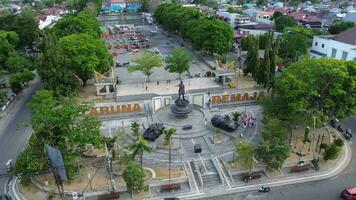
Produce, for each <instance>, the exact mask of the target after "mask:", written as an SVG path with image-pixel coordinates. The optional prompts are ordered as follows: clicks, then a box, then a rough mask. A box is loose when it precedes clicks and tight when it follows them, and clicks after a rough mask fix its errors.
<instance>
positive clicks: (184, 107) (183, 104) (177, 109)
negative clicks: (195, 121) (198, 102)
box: [171, 99, 193, 118]
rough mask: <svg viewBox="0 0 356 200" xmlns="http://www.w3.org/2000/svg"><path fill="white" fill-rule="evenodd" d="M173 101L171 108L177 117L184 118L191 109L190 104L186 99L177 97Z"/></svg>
mask: <svg viewBox="0 0 356 200" xmlns="http://www.w3.org/2000/svg"><path fill="white" fill-rule="evenodd" d="M174 103H175V104H174V105H172V107H171V110H172V113H174V114H175V116H176V117H177V118H186V117H187V115H188V113H191V112H192V110H193V107H192V105H190V104H189V101H188V100H186V99H177V100H175V102H174Z"/></svg>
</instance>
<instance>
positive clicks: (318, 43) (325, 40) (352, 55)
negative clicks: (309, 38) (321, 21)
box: [310, 27, 356, 61]
mask: <svg viewBox="0 0 356 200" xmlns="http://www.w3.org/2000/svg"><path fill="white" fill-rule="evenodd" d="M355 33H356V27H353V28H350V29H347V30H346V31H344V32H341V33H339V34H337V35H320V36H314V38H313V43H312V47H311V49H310V55H311V56H313V57H315V58H321V57H328V58H335V59H338V60H353V61H356V34H355Z"/></svg>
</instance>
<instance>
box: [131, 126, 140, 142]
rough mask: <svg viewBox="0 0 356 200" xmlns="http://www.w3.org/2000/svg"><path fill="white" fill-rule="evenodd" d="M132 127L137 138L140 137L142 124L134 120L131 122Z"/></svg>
mask: <svg viewBox="0 0 356 200" xmlns="http://www.w3.org/2000/svg"><path fill="white" fill-rule="evenodd" d="M130 129H131V131H132V132H133V135H134V136H135V137H136V140H139V139H140V124H139V123H137V122H132V123H131V124H130Z"/></svg>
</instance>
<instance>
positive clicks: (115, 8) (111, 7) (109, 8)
mask: <svg viewBox="0 0 356 200" xmlns="http://www.w3.org/2000/svg"><path fill="white" fill-rule="evenodd" d="M102 10H105V11H119V10H123V8H122V7H121V6H119V5H111V6H104V7H103V8H102Z"/></svg>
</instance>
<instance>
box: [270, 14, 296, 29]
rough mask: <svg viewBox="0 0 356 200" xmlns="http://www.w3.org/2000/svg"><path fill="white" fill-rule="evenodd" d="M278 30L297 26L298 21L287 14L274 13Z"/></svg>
mask: <svg viewBox="0 0 356 200" xmlns="http://www.w3.org/2000/svg"><path fill="white" fill-rule="evenodd" d="M273 19H274V23H275V26H276V30H277V31H280V32H282V31H283V30H284V29H285V28H286V27H293V26H296V25H297V24H296V22H295V20H294V18H293V17H291V16H286V15H279V14H277V15H273Z"/></svg>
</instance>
